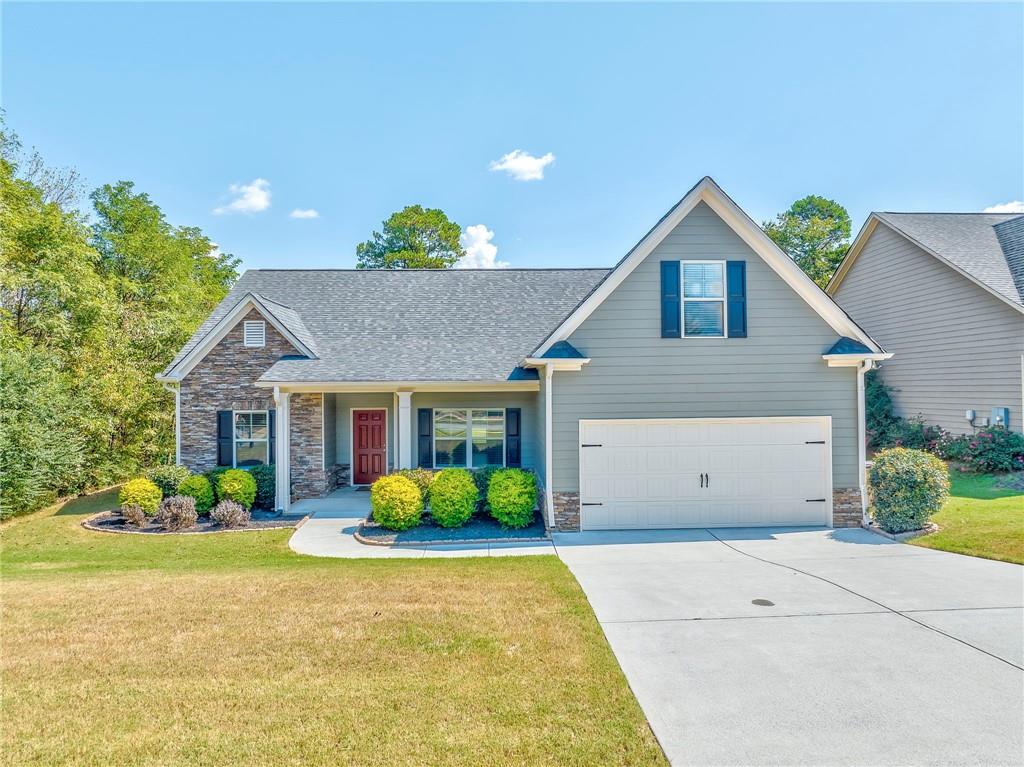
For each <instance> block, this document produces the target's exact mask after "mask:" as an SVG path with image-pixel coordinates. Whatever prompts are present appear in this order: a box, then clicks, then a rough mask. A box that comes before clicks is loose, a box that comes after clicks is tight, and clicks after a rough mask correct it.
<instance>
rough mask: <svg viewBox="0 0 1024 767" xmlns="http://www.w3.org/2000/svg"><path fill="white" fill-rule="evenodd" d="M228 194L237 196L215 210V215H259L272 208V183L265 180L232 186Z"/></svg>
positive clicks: (258, 179)
mask: <svg viewBox="0 0 1024 767" xmlns="http://www.w3.org/2000/svg"><path fill="white" fill-rule="evenodd" d="M228 192H230V193H231V194H233V195H234V196H235V199H233V200H232V201H231V202H229V203H228V204H227V205H222V206H220V207H219V208H214V209H213V212H214V214H215V215H218V216H222V215H224V214H225V213H259V212H260V211H261V210H266V209H267V208H269V207H270V182H269V181H267V180H266V179H265V178H257V179H253V180H252V181H250V182H249V183H248V184H232V185H231V186H229V187H228Z"/></svg>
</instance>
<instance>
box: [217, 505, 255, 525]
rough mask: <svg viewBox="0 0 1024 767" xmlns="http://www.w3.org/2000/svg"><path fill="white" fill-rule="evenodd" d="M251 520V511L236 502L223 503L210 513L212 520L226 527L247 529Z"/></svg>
mask: <svg viewBox="0 0 1024 767" xmlns="http://www.w3.org/2000/svg"><path fill="white" fill-rule="evenodd" d="M249 518H250V515H249V510H248V509H247V508H245V507H244V506H243V505H242V504H240V503H236V502H235V501H221V502H220V503H218V504H217V505H216V506H214V507H213V511H211V512H210V519H212V520H213V521H214V522H216V523H217V524H218V525H223V526H224V527H245V526H246V525H247V524H249Z"/></svg>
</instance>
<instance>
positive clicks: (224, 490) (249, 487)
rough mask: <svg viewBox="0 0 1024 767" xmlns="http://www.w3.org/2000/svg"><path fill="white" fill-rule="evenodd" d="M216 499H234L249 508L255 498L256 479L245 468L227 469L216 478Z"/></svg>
mask: <svg viewBox="0 0 1024 767" xmlns="http://www.w3.org/2000/svg"><path fill="white" fill-rule="evenodd" d="M217 500H218V501H235V503H239V504H241V505H242V507H243V508H245V509H246V510H249V509H251V508H252V503H253V501H255V500H256V480H255V479H253V477H252V474H250V473H249V472H247V471H246V470H245V469H228V470H227V471H225V472H224V473H223V474H221V475H220V477H219V478H218V479H217Z"/></svg>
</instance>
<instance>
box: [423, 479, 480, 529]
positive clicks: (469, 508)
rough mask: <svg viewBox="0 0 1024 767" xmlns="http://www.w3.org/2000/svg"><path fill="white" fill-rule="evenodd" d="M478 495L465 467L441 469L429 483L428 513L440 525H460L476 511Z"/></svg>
mask: <svg viewBox="0 0 1024 767" xmlns="http://www.w3.org/2000/svg"><path fill="white" fill-rule="evenodd" d="M478 497H479V496H478V494H477V489H476V483H475V482H474V481H473V475H472V474H470V473H469V472H468V471H467V470H466V469H443V470H442V471H439V472H438V473H437V476H435V477H434V481H433V482H432V483H431V485H430V515H431V516H432V517H433V518H434V521H435V522H437V524H439V525H440V526H441V527H462V526H463V525H464V524H466V523H467V522H468V521H469V518H470V517H472V516H473V512H474V511H476V502H477V499H478Z"/></svg>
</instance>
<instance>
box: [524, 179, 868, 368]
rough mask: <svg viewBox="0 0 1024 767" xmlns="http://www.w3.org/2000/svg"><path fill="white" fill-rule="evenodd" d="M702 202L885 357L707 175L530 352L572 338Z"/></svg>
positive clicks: (834, 320) (824, 311)
mask: <svg viewBox="0 0 1024 767" xmlns="http://www.w3.org/2000/svg"><path fill="white" fill-rule="evenodd" d="M701 202H704V203H705V204H706V205H707V206H708V207H709V208H711V209H712V210H713V211H714V212H715V213H716V214H717V215H718V217H719V218H721V219H722V221H724V222H725V223H726V225H727V226H729V228H731V229H732V230H733V231H734V232H735V233H736V234H737V235H738V236H739V237H740V239H741V240H743V241H744V242H745V243H746V244H747V245H748V246H749V247H750V248H751V250H753V251H754V252H755V253H756V254H757V255H758V256H760V257H761V258H762V259H763V260H764V261H765V263H766V264H768V266H769V267H770V268H771V269H772V270H773V271H774V272H775V273H776V274H778V275H779V277H781V278H782V279H783V280H784V281H785V282H786V283H787V284H788V285H789V286H790V287H791V288H793V290H794V291H796V293H797V295H799V296H800V298H802V299H803V300H804V301H805V302H806V303H807V304H808V305H810V307H811V308H812V309H814V310H815V311H816V312H817V313H818V314H819V315H820V316H821V318H822V319H823V320H824V321H825V322H826V323H828V324H829V326H831V327H832V329H833V330H835V331H836V333H838V334H839V335H840V336H848V337H850V338H853V339H855V340H857V341H860V342H861V343H863V344H864V345H865V346H866V347H867V348H868V349H869V350H870V351H871V352H872V353H883V350H882V347H880V346H879V345H878V344H877V343H876V342H875V341H874V340H873V339H872V338H871V336H869V335H868V334H867V333H866V332H865V331H864V330H863V329H862V328H861V327H860V326H859V325H857V323H856V322H854V321H853V319H852V318H851V317H850V316H849V315H848V314H847V313H846V312H845V311H843V310H842V308H840V307H839V305H838V304H836V302H835V301H833V300H832V298H831V296H829V295H828V294H826V293H825V291H823V290H822V289H821V288H820V287H818V285H816V284H815V282H814V280H812V279H811V278H810V277H808V276H807V275H806V274H805V273H804V272H803V270H802V269H800V267H799V266H797V265H796V262H794V261H793V259H791V258H790V257H789V256H787V255H786V254H785V253H784V252H783V251H782V250H781V249H780V248H779V246H778V245H776V244H775V242H774V241H773V240H772V239H771V238H770V237H769V236H768V235H767V234H765V233H764V230H763V229H761V227H759V226H758V225H757V224H756V223H755V222H754V221H753V220H752V219H751V218H750V217H749V216H748V215H747V214H746V213H744V212H743V210H742V209H741V208H740V207H739V206H738V205H737V204H736V203H735V202H733V200H732V198H730V197H729V195H727V194H726V193H725V192H724V191H723V190H722V188H721V187H720V186H719V185H718V184H717V183H716V182H715V180H714V179H713V178H711V177H710V176H705V177H704V178H702V179H701V180H700V181H698V182H697V184H696V185H694V187H693V188H692V189H690V191H689V192H687V193H686V195H685V196H684V197H683V199H681V200H680V201H679V202H677V203H676V204H675V205H674V206H673V207H672V208H671V209H670V210H669V211H668V212H667V213H666V214H665V215H664V216H662V217H661V219H660V220H659V221H658V223H656V224H655V225H654V226H653V227H652V228H651V229H650V231H648V232H647V234H645V235H644V236H643V238H642V239H641V240H640V242H638V243H637V244H636V245H634V246H633V248H632V249H631V250H630V251H629V252H628V253H627V254H626V255H625V256H624V257H623V258H622V260H621V261H619V263H617V264H616V265H615V267H614V268H612V270H611V271H609V272H608V273H607V275H606V276H605V277H604V279H602V280H601V282H600V283H598V284H597V285H596V286H595V287H594V290H593V291H591V292H590V294H589V295H587V296H586V297H585V298H584V299H583V300H582V301H580V303H579V304H578V305H577V306H576V307H574V308H573V310H572V311H571V312H570V313H569V314H568V315H566V317H565V318H563V319H562V322H561V323H560V324H559V325H558V327H557V328H555V330H553V331H552V332H551V333H550V334H549V335H548V336H547V337H546V338H545V339H544V342H543V343H541V344H540V345H539V346H538V347H537V348H536V349H535V350H534V352H533V354H531V355H530V356H531V357H532V358H538V357H544V356H545V355H546V353H547V352H548V350H549V349H551V348H552V347H553V346H554V345H555V344H557V343H558V342H560V341H565V340H567V339H568V338H569V336H570V335H572V333H573V331H575V330H576V328H578V327H579V326H580V325H581V324H583V321H584V320H586V319H587V317H589V316H590V315H591V314H592V313H593V312H594V310H595V309H597V307H598V306H600V305H601V303H602V302H603V301H604V300H605V299H606V298H607V297H608V296H609V295H611V293H612V292H613V291H614V290H615V288H617V287H618V286H619V285H620V284H621V283H622V281H623V280H625V279H626V277H628V276H629V274H630V273H631V272H632V271H633V270H634V269H635V268H636V267H637V266H639V264H640V263H641V262H642V261H643V260H644V259H645V258H647V256H649V255H650V254H651V252H652V251H653V250H654V249H655V248H656V247H657V246H658V245H659V244H661V242H662V240H664V239H665V238H666V237H667V236H668V235H669V234H671V232H672V230H673V229H675V228H676V227H677V226H678V225H679V223H680V222H681V221H682V220H683V219H684V218H686V216H687V215H688V214H689V213H690V211H692V210H693V209H694V208H695V207H696V206H697V205H698V204H699V203H701Z"/></svg>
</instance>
